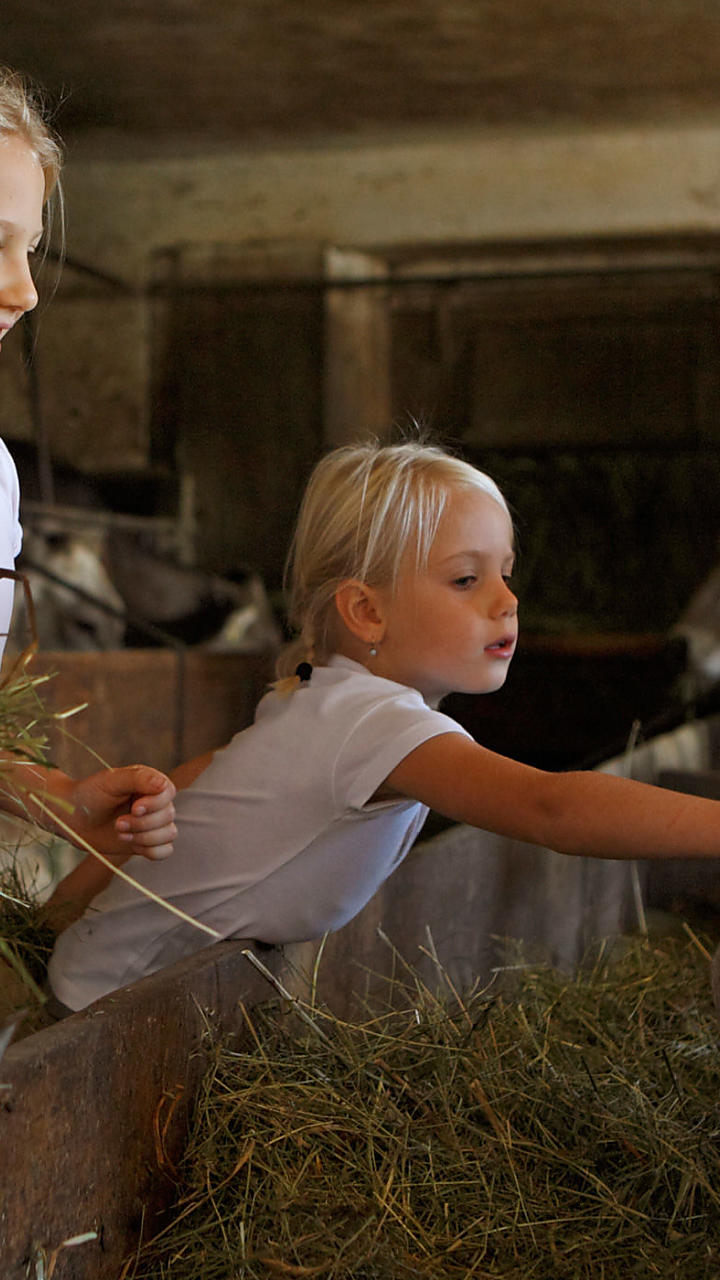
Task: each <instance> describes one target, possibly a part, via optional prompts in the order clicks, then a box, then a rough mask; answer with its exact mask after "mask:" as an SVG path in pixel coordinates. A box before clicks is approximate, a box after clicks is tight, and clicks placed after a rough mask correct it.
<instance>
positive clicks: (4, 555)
mask: <svg viewBox="0 0 720 1280" xmlns="http://www.w3.org/2000/svg"><path fill="white" fill-rule="evenodd" d="M61 162H62V153H61V148H60V144H59V142H58V140H57V138H56V137H55V135H54V133H53V132H52V129H51V128H50V126H49V124H48V122H47V119H46V115H45V112H44V109H43V106H42V104H41V101H40V99H39V97H38V95H37V93H35V92H34V91H33V90H32V89H31V87H30V86H29V84H28V82H27V81H26V80H25V79H24V78H23V77H22V76H20V75H18V74H17V73H16V72H13V71H8V70H2V69H0V350H1V349H2V342H3V339H4V338H5V336H6V335H7V334H8V333H9V332H10V330H11V329H12V328H13V327H14V325H16V324H17V323H18V322H19V321H20V320H21V319H22V317H23V316H24V315H25V314H26V312H28V311H31V310H32V309H33V307H35V306H36V304H37V300H38V295H37V290H36V288H35V282H34V279H33V273H32V270H31V261H32V258H33V255H34V254H35V253H36V252H37V251H38V250H39V249H40V247H41V245H42V243H43V241H44V240H45V238H46V234H47V224H48V221H49V217H50V211H51V209H52V206H53V204H56V205H58V207H59V209H60V213H61V215H62V200H61V196H60V186H59V177H60V168H61ZM61 221H62V217H61ZM19 501H20V494H19V485H18V479H17V472H16V470H15V465H14V463H13V460H12V458H11V456H10V453H9V452H8V450H7V448H6V446H5V444H4V443H3V442H2V441H1V440H0V568H1V569H4V570H10V571H12V569H13V564H14V561H15V557H16V556H17V554H18V553H19V551H20V546H21V542H22V529H21V527H20V518H19ZM12 598H13V582H12V579H11V578H7V577H6V578H4V579H3V580H2V581H0V657H2V652H3V649H4V647H5V639H6V636H7V631H8V626H9V624H10V615H11V611H12ZM28 789H30V791H32V792H34V793H38V794H39V795H40V796H41V798H42V802H43V805H44V803H45V802H47V803H50V804H53V803H54V802H55V801H61V802H63V807H62V809H61V810H60V811H59V814H58V816H59V817H60V818H61V819H62V820H63V822H64V823H69V824H70V826H71V827H72V828H73V829H74V831H75V832H76V833H77V834H79V835H82V836H84V838H85V839H87V840H90V841H91V842H92V843H93V844H94V845H95V847H96V848H99V849H100V850H101V852H104V853H106V854H107V855H112V856H114V857H115V860H116V861H118V862H121V861H125V860H126V859H127V857H128V856H130V854H131V853H135V854H143V855H145V856H147V857H149V858H162V857H165V856H167V855H168V854H169V853H170V852H171V851H172V840H173V837H174V834H175V827H174V823H173V816H174V809H173V795H174V787H173V785H172V783H171V782H170V781H169V779H168V778H166V777H165V775H164V774H162V773H160V772H158V770H157V769H150V768H147V767H145V766H144V765H133V766H131V767H129V768H126V769H110V770H103V771H102V772H101V773H95V774H93V775H92V776H91V777H89V778H86V779H83V780H80V781H78V780H77V779H74V778H70V777H68V776H67V774H64V773H62V772H61V771H60V770H58V769H40V768H39V767H37V766H34V765H33V766H30V765H23V764H21V763H17V762H16V763H13V765H12V768H10V765H9V762H8V761H6V762H5V764H4V766H3V769H2V785H1V786H0V807H1V808H3V809H7V810H9V811H11V812H15V813H20V814H24V813H25V812H26V811H27V810H29V811H30V813H31V814H32V816H34V817H36V818H37V820H38V821H39V822H40V823H41V825H43V826H48V825H52V822H51V820H50V819H49V818H48V815H47V814H46V812H45V810H44V807H39V806H38V805H37V804H35V803H34V802H33V801H32V800H31V799H30V798H29V793H28ZM13 792H14V793H15V796H16V797H17V799H15V798H14V796H13Z"/></svg>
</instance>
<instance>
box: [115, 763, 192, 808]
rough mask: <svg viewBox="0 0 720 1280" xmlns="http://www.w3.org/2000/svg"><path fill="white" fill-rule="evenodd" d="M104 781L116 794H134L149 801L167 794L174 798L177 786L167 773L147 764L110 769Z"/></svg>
mask: <svg viewBox="0 0 720 1280" xmlns="http://www.w3.org/2000/svg"><path fill="white" fill-rule="evenodd" d="M104 782H105V786H106V787H108V788H109V789H111V790H112V792H113V794H115V795H118V796H121V795H123V794H127V795H133V794H134V795H137V796H138V797H142V800H144V801H147V802H148V803H150V802H151V801H154V800H155V799H162V797H163V796H166V795H169V797H170V799H172V797H173V796H174V795H175V787H174V786H173V784H172V782H171V781H170V779H169V778H168V777H167V776H166V774H164V773H161V772H160V770H159V769H153V768H152V767H151V766H150V765H146V764H129V765H125V766H124V767H121V768H119V769H110V770H108V771H107V772H106V773H105V775H104Z"/></svg>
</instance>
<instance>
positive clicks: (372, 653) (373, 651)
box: [370, 644, 377, 658]
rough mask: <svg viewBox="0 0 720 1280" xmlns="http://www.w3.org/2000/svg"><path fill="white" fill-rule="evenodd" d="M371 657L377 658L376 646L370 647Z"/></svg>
mask: <svg viewBox="0 0 720 1280" xmlns="http://www.w3.org/2000/svg"><path fill="white" fill-rule="evenodd" d="M370 657H371V658H377V649H376V647H375V645H374V644H371V645H370Z"/></svg>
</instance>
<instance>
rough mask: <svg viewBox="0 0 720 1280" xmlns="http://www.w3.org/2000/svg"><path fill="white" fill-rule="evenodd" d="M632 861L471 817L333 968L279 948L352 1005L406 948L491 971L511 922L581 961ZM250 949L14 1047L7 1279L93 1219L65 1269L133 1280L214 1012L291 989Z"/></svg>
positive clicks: (452, 967)
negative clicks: (519, 837)
mask: <svg viewBox="0 0 720 1280" xmlns="http://www.w3.org/2000/svg"><path fill="white" fill-rule="evenodd" d="M628 875H629V873H628V867H627V864H623V863H620V864H596V865H594V866H592V867H590V866H589V865H588V864H584V863H582V862H581V860H578V859H569V858H560V857H559V856H558V855H557V854H552V853H549V852H548V851H541V850H537V849H534V848H533V847H531V846H528V845H520V844H519V843H517V842H508V841H503V840H501V839H500V838H499V837H496V836H491V835H488V834H486V833H484V832H480V831H475V830H473V829H470V828H467V827H456V828H453V829H451V830H450V831H448V832H446V833H444V834H443V835H441V836H438V837H436V839H435V840H431V841H428V842H426V843H425V844H423V845H420V846H418V847H417V848H416V849H415V850H414V851H413V852H412V853H411V854H410V856H409V857H408V859H407V860H406V862H405V863H404V864H403V865H402V866H401V867H400V869H399V871H398V872H397V874H396V875H395V876H394V877H392V878H391V879H390V881H388V882H387V884H386V885H385V886H384V888H383V890H381V892H380V893H378V894H377V895H376V896H375V898H374V899H373V900H372V901H371V902H370V903H369V904H368V906H367V907H366V909H365V911H363V912H362V913H361V915H360V916H359V917H357V919H356V920H355V921H353V922H352V923H351V924H350V925H348V926H347V927H346V928H345V929H343V930H342V931H341V932H340V933H338V934H335V935H332V936H331V937H330V938H329V939H328V941H327V945H326V947H325V950H324V954H323V956H322V960H321V962H320V964H319V968H318V974H317V975H314V974H313V968H314V966H315V962H316V960H317V957H318V950H319V945H320V944H318V943H308V944H303V945H296V946H290V947H286V948H285V949H284V951H283V953H282V954H281V953H280V952H278V951H271V952H263V953H262V959H263V961H264V962H265V963H266V964H268V965H269V966H270V968H271V969H272V970H273V971H274V972H275V973H276V974H277V975H278V976H279V977H280V978H281V980H282V981H283V982H284V984H285V985H286V987H288V988H289V989H290V991H292V992H293V993H294V994H295V995H297V996H300V997H301V998H306V997H307V996H308V994H309V992H310V990H311V988H312V987H313V985H314V977H315V976H317V979H318V981H317V997H318V998H319V999H321V1000H323V1001H324V1002H326V1003H327V1004H328V1005H329V1006H330V1008H331V1009H332V1010H333V1011H334V1012H335V1013H336V1014H338V1015H339V1016H341V1017H346V1016H349V1015H352V1014H357V1013H358V1011H359V1009H361V1008H362V1006H363V1005H364V1004H365V1002H366V1001H367V999H368V998H369V999H370V1000H371V1002H373V1003H375V1004H377V1002H378V1001H384V1000H385V999H386V998H387V995H388V988H387V982H386V979H387V977H388V976H390V975H392V974H393V972H395V973H397V975H398V976H399V977H402V976H403V973H404V964H403V959H402V958H406V959H407V960H408V961H409V962H410V963H411V964H412V965H413V966H416V967H417V971H418V973H419V974H420V975H421V977H422V978H423V980H424V981H425V982H426V983H428V984H429V985H431V986H432V987H433V988H436V989H438V990H442V989H443V988H444V987H445V984H446V979H445V978H444V977H443V976H442V973H441V971H440V969H439V968H438V966H437V965H436V964H435V962H434V960H433V958H432V955H431V954H428V952H430V953H432V952H435V953H436V954H437V957H438V961H439V964H440V965H441V966H442V968H443V970H444V972H445V973H446V974H447V978H448V979H449V981H450V982H451V983H452V984H453V986H455V987H456V988H457V989H459V990H464V989H467V988H468V986H470V985H471V984H472V983H474V982H475V981H477V980H480V981H490V980H491V979H492V969H493V966H494V965H496V964H498V963H499V962H501V960H502V944H501V943H499V942H498V941H497V940H496V939H495V937H494V935H497V934H505V935H512V936H516V937H519V936H522V937H524V938H525V939H526V940H527V941H528V943H529V944H530V945H531V946H532V947H533V950H534V951H538V950H539V951H541V952H542V953H543V954H546V955H549V956H550V957H551V958H552V959H554V960H556V961H558V962H560V963H563V964H566V965H568V966H570V965H572V964H574V963H576V962H577V961H578V960H579V959H580V958H581V956H582V954H583V952H584V950H585V948H586V946H587V944H588V943H589V942H590V940H591V939H592V938H593V937H594V936H597V935H599V934H603V935H604V934H607V933H617V932H618V931H620V930H621V929H623V928H624V927H625V926H626V925H627V923H628V915H629V910H630V895H629V879H628ZM530 884H532V893H529V892H528V886H529V885H530ZM379 927H380V928H381V929H382V932H383V934H384V935H385V936H386V937H387V938H389V939H390V941H391V943H392V944H393V946H394V947H395V948H396V950H393V949H392V948H391V947H389V946H388V945H387V943H386V942H385V941H384V939H383V937H382V936H381V935H380V934H379V932H378V928H379ZM242 947H243V944H239V943H223V944H218V945H215V946H210V947H208V948H206V949H205V950H203V951H201V952H199V953H198V954H197V955H196V956H193V957H191V958H190V959H188V960H185V961H181V962H180V963H179V964H177V965H174V966H172V967H171V968H168V969H166V970H164V971H163V972H162V973H159V974H156V975H154V976H152V977H150V978H147V979H145V980H144V981H142V982H140V983H137V984H135V985H134V986H131V987H127V988H125V989H124V990H122V991H118V992H116V993H114V994H113V995H111V996H108V997H106V998H105V999H103V1000H100V1001H98V1002H97V1003H96V1004H95V1005H93V1006H91V1007H90V1008H89V1009H88V1010H87V1011H86V1012H84V1013H81V1014H76V1015H74V1016H73V1017H71V1018H69V1019H68V1020H67V1021H66V1022H64V1023H60V1024H58V1025H57V1026H55V1027H51V1028H49V1029H48V1030H45V1031H42V1032H39V1033H38V1034H37V1035H35V1036H31V1037H29V1038H28V1039H27V1040H24V1041H21V1042H20V1043H19V1044H17V1045H15V1046H12V1047H11V1048H10V1049H9V1050H8V1052H7V1053H6V1055H5V1058H4V1059H3V1060H2V1062H0V1086H5V1087H4V1088H3V1090H2V1092H1V1093H0V1108H1V1107H2V1105H3V1103H4V1105H5V1110H4V1111H2V1110H0V1146H1V1149H2V1152H3V1161H2V1175H0V1178H1V1181H2V1201H3V1210H2V1215H1V1216H0V1274H1V1275H2V1276H3V1280H21V1277H22V1278H24V1277H25V1274H26V1272H25V1267H26V1263H27V1260H28V1258H30V1257H32V1256H33V1254H32V1250H33V1248H35V1249H37V1248H39V1247H43V1248H44V1249H45V1250H46V1252H47V1251H51V1250H52V1249H53V1248H57V1246H58V1245H59V1244H60V1243H61V1242H62V1241H63V1240H65V1239H67V1238H68V1237H70V1236H73V1235H76V1234H79V1233H81V1232H84V1231H92V1230H94V1231H97V1232H98V1233H99V1240H98V1241H97V1242H94V1241H91V1242H88V1243H87V1244H84V1245H82V1246H79V1247H78V1248H75V1249H68V1250H67V1251H65V1252H63V1254H62V1255H61V1260H59V1262H58V1268H57V1271H56V1273H55V1280H116V1277H117V1275H118V1272H119V1269H120V1264H121V1260H122V1259H123V1257H126V1256H127V1255H128V1254H129V1253H131V1252H132V1250H133V1248H134V1247H135V1245H136V1244H137V1240H138V1237H139V1233H140V1231H141V1226H142V1211H143V1206H145V1219H146V1228H145V1229H146V1231H149V1230H151V1228H152V1224H153V1221H154V1220H155V1219H156V1216H157V1214H158V1212H159V1211H160V1210H161V1208H162V1206H163V1205H164V1204H165V1203H167V1200H168V1198H169V1197H170V1195H171V1193H172V1182H171V1179H170V1178H169V1176H168V1175H169V1173H171V1171H172V1164H173V1163H174V1162H175V1160H176V1159H177V1156H178V1154H179V1152H180V1150H181V1148H182V1143H183V1137H184V1134H185V1132H186V1124H187V1117H188V1113H189V1110H190V1107H191V1104H192V1099H193V1095H194V1092H195V1090H196V1089H197V1086H198V1082H199V1079H200V1075H201V1072H202V1067H203V1037H204V1033H205V1020H206V1014H205V1010H210V1011H211V1013H210V1014H208V1015H207V1017H208V1021H209V1023H210V1024H211V1025H212V1027H213V1028H214V1029H215V1030H216V1031H220V1032H235V1031H238V1030H240V1029H241V1028H242V1026H243V1015H242V1011H241V1009H240V1007H239V1004H238V1002H239V1001H240V1000H242V1001H243V1002H244V1003H245V1004H246V1006H251V1005H253V1004H255V1003H257V1002H260V1001H264V1000H266V999H268V998H274V996H275V992H274V990H273V989H272V987H271V986H270V985H269V984H268V983H267V982H266V981H265V980H264V979H262V978H261V977H260V976H259V975H258V974H257V973H255V972H254V970H253V971H251V969H250V965H249V963H248V961H247V960H246V959H245V958H244V957H243V955H242ZM180 1090H182V1092H180ZM166 1122H167V1124H168V1128H167V1133H166V1136H165V1138H164V1140H163V1143H162V1144H160V1145H159V1144H158V1139H157V1130H158V1126H159V1127H160V1129H163V1128H164V1126H165V1124H166Z"/></svg>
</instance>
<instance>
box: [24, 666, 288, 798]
mask: <svg viewBox="0 0 720 1280" xmlns="http://www.w3.org/2000/svg"><path fill="white" fill-rule="evenodd" d="M31 670H32V672H33V673H36V674H45V673H47V674H52V676H53V678H52V679H51V680H49V681H48V683H47V684H45V685H42V686H41V688H40V693H41V696H42V698H43V701H44V703H45V705H46V706H47V707H48V708H49V709H50V710H52V711H56V712H60V711H65V710H68V709H69V708H71V707H73V706H77V705H79V704H81V703H85V702H87V703H88V706H87V707H86V708H85V710H84V711H81V712H79V713H78V715H77V716H74V717H73V718H72V719H70V720H68V721H67V722H65V723H63V722H60V724H59V725H58V728H57V730H56V731H54V732H53V734H52V749H53V755H54V758H55V760H56V763H57V764H58V765H59V766H60V767H61V768H64V769H66V770H68V772H70V773H73V774H77V775H83V774H86V773H91V772H92V770H93V769H95V768H97V767H99V766H98V764H97V757H98V756H99V757H100V759H101V760H104V761H106V762H107V763H109V764H112V765H121V764H134V763H137V762H142V763H144V764H152V765H155V766H156V767H157V768H159V769H171V768H173V767H174V765H176V764H178V763H179V762H180V761H181V760H187V759H191V758H192V757H193V756H196V755H201V754H202V753H203V752H205V751H210V750H212V749H213V748H215V747H221V746H224V745H225V743H226V742H228V741H229V739H230V738H231V737H232V735H233V734H234V733H237V732H238V731H239V730H240V729H244V728H245V726H246V725H248V724H249V723H250V722H251V720H252V718H253V714H254V711H255V707H256V705H257V702H258V701H259V699H260V697H261V696H262V693H263V692H264V689H265V687H266V684H267V681H268V680H269V679H271V678H272V657H271V656H270V655H269V654H235V653H203V652H202V651H200V650H188V651H186V652H185V654H179V653H177V652H174V651H171V650H168V649H117V650H112V651H110V652H105V653H60V652H56V653H43V654H40V655H38V656H37V657H36V658H35V660H34V662H33V665H32V668H31ZM74 739H77V741H74ZM94 753H96V754H94Z"/></svg>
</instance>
